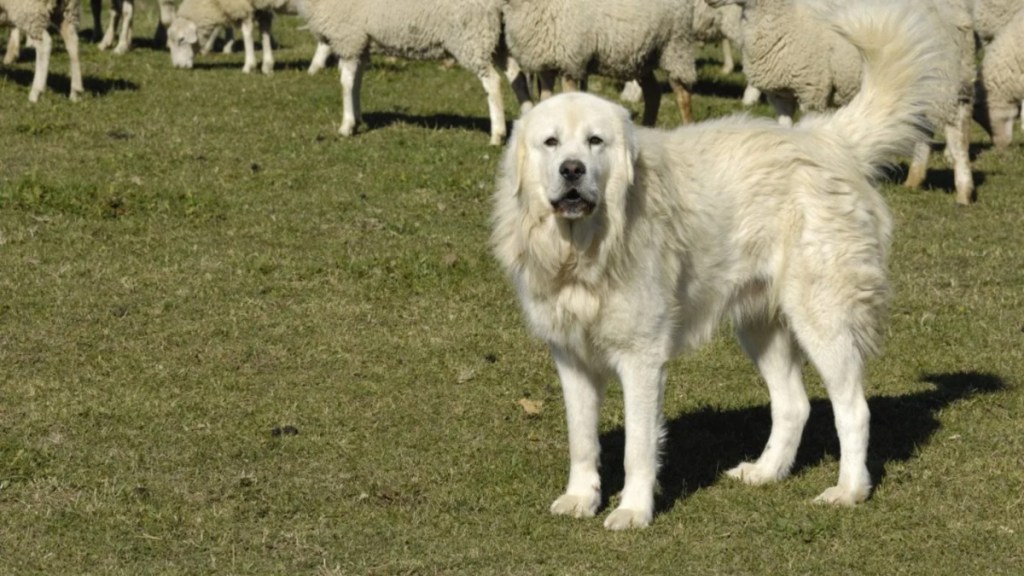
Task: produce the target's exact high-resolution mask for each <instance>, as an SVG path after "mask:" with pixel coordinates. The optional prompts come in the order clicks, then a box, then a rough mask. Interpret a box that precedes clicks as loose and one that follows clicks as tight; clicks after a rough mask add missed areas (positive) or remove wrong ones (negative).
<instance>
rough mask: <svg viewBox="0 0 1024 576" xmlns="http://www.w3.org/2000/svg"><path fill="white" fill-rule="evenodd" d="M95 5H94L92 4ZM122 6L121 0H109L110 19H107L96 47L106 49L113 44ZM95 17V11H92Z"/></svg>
mask: <svg viewBox="0 0 1024 576" xmlns="http://www.w3.org/2000/svg"><path fill="white" fill-rule="evenodd" d="M94 6H95V5H94ZM123 6H124V2H123V0H111V2H110V20H109V21H107V27H106V29H105V30H104V31H103V39H102V40H100V43H99V45H98V46H97V48H99V49H100V50H106V49H107V48H110V47H111V46H113V45H114V31H115V30H116V29H117V24H118V22H120V20H121V18H122V8H123ZM94 18H95V13H94Z"/></svg>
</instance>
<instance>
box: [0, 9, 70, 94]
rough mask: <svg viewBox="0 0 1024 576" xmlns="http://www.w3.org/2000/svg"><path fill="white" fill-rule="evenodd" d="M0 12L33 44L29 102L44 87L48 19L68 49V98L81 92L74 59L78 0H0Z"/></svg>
mask: <svg viewBox="0 0 1024 576" xmlns="http://www.w3.org/2000/svg"><path fill="white" fill-rule="evenodd" d="M0 14H3V15H4V19H5V20H6V21H7V22H9V23H10V24H11V25H12V26H14V27H15V28H16V29H19V30H21V31H22V32H24V33H25V36H26V37H27V38H28V42H29V43H31V45H32V46H33V47H35V51H36V68H35V75H34V76H33V77H32V88H31V89H29V93H28V99H29V102H37V101H38V100H39V96H40V95H41V94H42V93H43V91H44V90H46V77H47V75H48V74H49V68H50V52H51V51H52V50H53V39H52V38H51V37H50V32H49V27H50V24H51V23H54V24H56V25H57V27H58V29H59V30H60V36H61V38H62V39H63V40H64V47H65V49H67V51H68V59H69V62H70V64H69V66H70V76H71V94H70V97H71V100H73V101H77V100H78V99H79V97H80V95H81V94H82V93H83V92H85V89H84V87H83V85H82V66H81V63H80V62H79V60H78V22H79V16H80V9H79V3H78V2H77V1H75V0H0Z"/></svg>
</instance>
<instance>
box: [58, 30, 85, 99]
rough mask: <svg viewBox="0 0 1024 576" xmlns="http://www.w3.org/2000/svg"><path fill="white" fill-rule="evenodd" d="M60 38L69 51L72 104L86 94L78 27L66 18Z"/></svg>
mask: <svg viewBox="0 0 1024 576" xmlns="http://www.w3.org/2000/svg"><path fill="white" fill-rule="evenodd" d="M60 37H61V38H62V39H63V40H64V49H65V50H67V51H68V75H69V76H71V93H70V94H68V98H70V99H71V101H72V102H78V99H79V97H80V96H81V95H82V94H83V93H85V87H84V86H83V85H82V63H81V61H80V60H79V59H78V26H76V25H75V24H73V23H72V22H71V21H70V19H69V18H64V21H63V22H61V24H60Z"/></svg>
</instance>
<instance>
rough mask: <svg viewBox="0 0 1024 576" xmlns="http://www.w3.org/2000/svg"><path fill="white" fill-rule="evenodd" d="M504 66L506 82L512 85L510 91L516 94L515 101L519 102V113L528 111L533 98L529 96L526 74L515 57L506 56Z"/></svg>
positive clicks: (531, 106) (528, 83) (528, 82)
mask: <svg viewBox="0 0 1024 576" xmlns="http://www.w3.org/2000/svg"><path fill="white" fill-rule="evenodd" d="M504 68H505V77H506V78H508V84H509V86H511V87H512V93H513V94H515V95H516V101H517V102H519V114H520V115H522V114H526V113H527V112H529V111H530V108H533V98H532V97H531V96H530V81H529V80H528V79H527V78H526V74H525V73H523V70H522V69H521V68H520V67H519V63H518V62H516V60H515V58H512V57H509V58H507V59H506V60H505V66H504Z"/></svg>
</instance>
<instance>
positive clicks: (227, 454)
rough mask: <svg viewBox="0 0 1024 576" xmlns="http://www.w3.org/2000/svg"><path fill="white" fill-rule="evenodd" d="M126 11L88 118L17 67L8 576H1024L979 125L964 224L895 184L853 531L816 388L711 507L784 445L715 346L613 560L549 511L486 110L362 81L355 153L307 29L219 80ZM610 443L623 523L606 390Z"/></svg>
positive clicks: (382, 81)
mask: <svg viewBox="0 0 1024 576" xmlns="http://www.w3.org/2000/svg"><path fill="white" fill-rule="evenodd" d="M84 13H85V14H86V15H88V9H86V10H85V12H84ZM138 13H139V23H138V25H137V28H136V30H137V37H138V38H139V41H138V42H137V44H139V45H138V46H137V47H136V49H135V50H133V51H132V52H130V53H129V54H127V55H124V56H120V57H118V56H113V55H111V54H109V53H101V52H98V51H97V50H96V47H95V45H94V44H91V43H84V44H83V46H82V59H83V70H84V74H85V85H86V91H87V94H86V97H85V98H84V99H83V101H82V102H80V103H77V104H73V103H70V102H68V101H67V99H66V94H64V93H65V92H66V90H67V88H68V86H69V83H68V79H67V75H66V71H67V58H66V55H65V54H64V53H63V51H62V50H63V48H62V46H58V45H59V42H55V48H54V55H55V57H54V62H53V64H52V66H51V72H52V76H51V80H50V90H49V91H48V92H47V93H46V94H45V95H44V96H43V98H42V100H41V101H40V102H39V103H38V104H36V105H30V104H29V103H28V101H27V95H28V84H29V82H30V80H31V70H32V60H31V51H30V50H26V51H25V52H24V54H23V55H22V59H21V60H20V61H19V62H18V63H16V64H15V65H13V66H10V67H6V68H3V69H0V139H2V141H3V145H2V148H0V574H11V575H23V574H126V575H128V574H131V575H137V574H669V573H676V574H700V575H711V574H815V575H817V574H927V575H936V574H949V575H967V574H1020V573H1021V570H1022V566H1024V520H1022V518H1024V389H1022V387H1021V383H1022V382H1021V375H1022V374H1024V188H1022V186H1024V185H1022V184H1021V183H1022V182H1024V146H1022V145H1021V143H1020V140H1021V137H1020V134H1019V132H1018V134H1017V140H1018V141H1017V142H1015V143H1014V145H1013V146H1012V147H1011V149H1010V150H1009V151H1007V152H1004V153H999V152H995V151H994V150H991V149H990V148H989V140H988V138H987V137H986V136H984V134H983V133H982V132H981V131H980V130H976V132H975V134H974V135H973V146H972V150H973V151H974V152H975V153H976V160H975V178H976V181H977V182H978V184H979V185H978V194H979V202H978V203H977V204H976V205H974V206H971V207H969V208H962V207H957V206H956V205H955V204H954V201H953V194H952V192H951V188H952V176H951V172H950V170H949V169H948V166H947V165H946V164H945V163H944V162H943V160H942V157H941V154H937V155H936V156H935V157H934V158H933V168H934V169H933V171H932V172H931V177H930V179H929V182H928V186H927V187H926V189H925V190H923V191H917V192H915V191H909V190H906V189H903V188H901V187H900V186H897V185H886V186H885V188H884V194H885V196H886V198H887V200H888V201H889V202H890V205H891V207H892V210H893V212H894V215H895V218H896V222H897V233H896V241H895V246H894V253H893V257H892V260H891V267H892V280H893V284H894V286H895V290H896V293H895V294H896V295H895V300H894V303H893V308H892V318H891V322H890V328H889V331H888V335H887V345H886V350H885V353H884V354H883V355H882V356H881V357H880V358H878V359H877V360H875V361H874V362H873V363H872V364H871V369H870V374H869V378H870V384H869V395H870V398H869V402H870V405H871V409H872V414H873V419H872V445H871V454H870V465H871V469H872V473H873V475H874V479H875V482H876V484H877V489H876V490H875V492H874V495H873V497H872V499H871V500H869V501H868V502H867V503H865V504H863V505H861V506H859V507H857V508H855V509H833V508H828V507H821V506H815V505H812V504H811V503H810V501H811V499H812V498H813V497H814V496H815V495H817V494H818V493H819V492H820V491H821V490H822V489H824V488H825V487H827V486H829V485H831V483H832V482H834V479H835V475H836V473H837V460H836V457H837V454H838V447H837V441H836V438H835V432H834V430H833V427H832V423H831V412H830V409H829V407H828V404H827V402H826V401H824V400H823V398H824V396H823V391H822V390H821V387H820V385H818V382H817V380H816V379H815V377H814V376H813V374H811V372H812V371H808V375H809V386H810V388H811V393H812V397H813V398H814V405H813V415H812V419H811V423H810V425H809V428H808V430H807V432H806V433H805V435H804V445H803V446H802V448H801V451H800V455H799V459H798V464H797V469H796V471H795V473H794V475H793V477H792V478H790V479H788V480H786V481H784V482H782V483H779V484H777V485H773V486H770V487H765V488H750V487H746V486H742V485H739V484H738V483H735V482H732V481H730V480H728V479H725V478H722V476H721V471H722V470H724V469H726V468H728V467H731V466H733V465H734V464H735V463H737V462H738V461H740V460H741V459H743V458H746V457H751V456H756V455H757V454H758V453H759V451H760V449H761V448H762V445H763V443H764V441H765V439H766V437H767V432H768V426H769V412H768V407H767V401H768V399H767V393H766V392H765V390H764V388H763V386H762V385H761V383H760V382H759V380H758V377H757V375H756V373H755V371H754V369H753V367H752V366H751V365H750V364H749V362H748V361H747V360H746V359H745V357H744V356H743V355H742V353H741V352H740V351H739V349H738V347H737V346H736V345H735V344H734V343H733V341H732V339H731V337H730V335H729V334H728V333H727V332H723V334H722V335H721V336H720V337H719V338H717V339H716V340H715V341H714V342H713V344H712V345H711V346H709V347H707V348H705V349H703V350H701V351H700V352H698V353H696V354H694V355H692V356H689V357H687V358H683V359H680V360H678V361H676V362H675V363H674V364H673V365H672V369H671V372H670V376H669V387H668V392H667V396H666V405H667V417H668V422H669V439H668V444H667V447H666V456H665V466H664V470H663V473H662V475H661V482H662V486H663V489H662V493H661V495H660V496H659V507H658V514H657V516H656V517H655V520H654V523H653V525H652V526H651V527H650V528H648V529H646V530H642V531H634V532H628V533H608V532H606V531H605V530H604V529H603V528H602V527H601V521H600V518H599V519H593V520H588V521H576V520H571V519H566V518H562V517H553V516H550V515H549V514H548V513H547V506H548V505H549V503H550V502H551V500H553V499H554V498H555V497H556V496H557V495H558V494H559V493H560V491H561V489H562V488H563V482H564V480H565V474H566V471H567V447H566V438H565V424H564V421H563V415H562V401H561V395H560V391H559V388H558V384H557V379H556V376H555V374H554V369H553V367H552V364H551V361H550V359H549V357H548V355H547V352H546V350H545V349H544V347H543V346H542V345H541V344H540V343H538V342H536V341H534V340H532V339H531V338H530V337H529V335H528V334H527V332H526V330H525V329H524V326H523V323H522V321H521V318H520V314H519V310H518V306H517V304H516V302H515V299H514V295H513V293H512V291H511V289H510V287H509V286H508V285H507V282H506V280H505V278H504V277H503V276H502V274H501V273H500V271H499V270H498V268H497V266H496V264H495V262H494V260H493V258H492V256H491V254H490V251H489V247H488V237H489V222H488V218H489V214H490V205H491V202H490V194H491V189H492V183H493V179H494V174H495V170H496V165H497V157H498V154H499V151H498V149H496V148H492V147H489V146H487V140H488V137H487V111H486V104H485V100H484V96H483V91H482V89H481V87H480V86H479V84H478V83H477V82H476V80H475V79H474V78H473V77H472V76H471V75H470V74H469V73H467V72H465V71H464V70H461V69H459V68H453V69H446V68H444V67H442V66H440V65H439V64H438V63H412V62H406V61H397V62H386V61H383V60H378V61H377V62H376V66H375V67H374V68H373V69H371V70H370V71H369V72H368V73H367V75H366V79H365V84H364V85H365V90H364V97H363V102H364V107H365V116H366V118H367V120H368V122H369V129H367V130H365V131H364V132H363V133H362V134H360V135H358V136H357V137H355V138H352V139H341V138H339V137H338V136H337V135H336V129H337V126H338V123H339V122H340V116H341V113H340V97H339V90H338V79H337V75H336V72H335V71H333V70H332V71H325V72H322V73H321V74H320V75H318V76H315V77H309V76H307V75H306V73H305V71H304V68H305V65H306V64H307V63H308V59H309V57H310V56H311V55H312V52H313V47H314V44H313V41H312V38H311V37H310V36H309V35H308V33H306V32H303V31H300V30H298V29H297V27H298V25H299V24H300V22H299V21H298V20H297V19H295V18H294V17H283V18H279V19H278V20H277V31H276V37H277V39H278V41H279V42H280V44H281V48H280V49H279V50H278V51H277V53H276V55H277V62H278V66H277V71H276V73H275V74H274V75H273V76H272V77H263V76H260V75H251V76H249V75H243V74H242V73H241V71H240V68H241V62H242V58H241V56H240V55H237V54H236V55H221V54H217V55H210V56H207V57H201V58H200V59H199V60H198V62H197V67H196V69H194V70H191V71H184V70H174V69H172V68H171V65H170V57H169V56H168V54H167V53H166V52H165V51H162V50H154V49H152V48H151V47H150V46H148V45H147V41H148V39H149V37H150V36H151V33H152V30H153V28H154V24H155V18H156V8H155V6H154V5H151V4H143V5H142V6H141V7H140V8H139V9H138ZM86 19H88V16H87V18H86ZM86 32H89V30H88V26H87V27H86V30H84V31H83V33H86ZM709 54H713V52H709ZM705 64H706V66H705V67H704V68H703V72H702V78H703V80H702V82H701V84H700V86H699V93H698V95H697V96H696V97H695V103H696V105H697V110H696V112H697V115H698V117H699V118H706V117H709V116H717V115H722V114H725V113H728V112H730V111H733V110H736V109H738V108H739V104H738V99H737V96H738V94H739V92H740V91H741V89H742V79H741V77H740V76H739V75H732V76H729V77H725V78H721V77H719V76H717V75H716V73H715V71H714V66H715V62H713V61H707V62H705ZM594 85H595V87H596V90H598V91H601V92H603V93H605V94H607V95H613V94H614V88H613V86H612V85H611V83H609V82H601V81H600V80H598V81H596V82H595V83H594ZM506 99H507V101H508V103H509V111H510V117H514V115H515V110H516V109H515V105H514V103H513V101H512V98H511V96H510V95H508V94H507V96H506ZM755 113H759V114H766V113H767V109H766V108H764V107H760V108H758V109H756V110H755ZM661 121H662V123H663V124H664V125H666V126H673V125H675V124H676V123H677V122H678V114H677V112H676V110H675V109H674V106H673V105H671V97H670V96H669V95H668V94H666V96H665V99H664V104H663V107H662V120H661ZM522 400H528V401H529V402H527V403H521V402H520V401H522ZM526 408H529V410H526ZM602 431H603V436H602V441H603V445H604V451H605V454H604V467H603V470H604V473H605V478H606V479H605V485H606V489H607V492H608V493H609V495H610V496H611V495H613V494H614V492H615V491H616V490H617V489H618V488H619V487H621V484H622V465H621V457H622V444H623V433H622V404H621V400H620V398H619V393H618V391H617V390H613V391H612V392H611V394H610V396H609V401H608V403H607V405H606V407H605V411H604V413H603V421H602ZM612 501H613V502H614V497H613V496H612Z"/></svg>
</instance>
